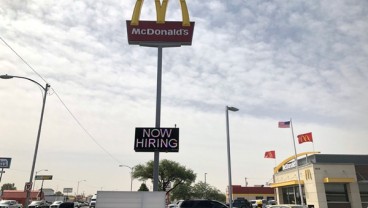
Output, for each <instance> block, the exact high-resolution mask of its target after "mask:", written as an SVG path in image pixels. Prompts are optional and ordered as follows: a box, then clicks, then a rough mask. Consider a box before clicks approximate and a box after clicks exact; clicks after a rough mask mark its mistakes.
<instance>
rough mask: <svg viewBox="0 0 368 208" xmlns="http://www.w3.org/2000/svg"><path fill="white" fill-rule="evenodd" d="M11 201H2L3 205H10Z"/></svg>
mask: <svg viewBox="0 0 368 208" xmlns="http://www.w3.org/2000/svg"><path fill="white" fill-rule="evenodd" d="M10 202H11V201H8V200H2V201H0V203H1V204H10Z"/></svg>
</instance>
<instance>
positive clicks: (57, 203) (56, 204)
mask: <svg viewBox="0 0 368 208" xmlns="http://www.w3.org/2000/svg"><path fill="white" fill-rule="evenodd" d="M61 203H63V201H54V202H53V203H52V204H51V205H50V208H59V206H60V204H61Z"/></svg>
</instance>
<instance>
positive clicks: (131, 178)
mask: <svg viewBox="0 0 368 208" xmlns="http://www.w3.org/2000/svg"><path fill="white" fill-rule="evenodd" d="M119 167H126V168H129V169H130V191H133V169H134V167H130V166H127V165H119Z"/></svg>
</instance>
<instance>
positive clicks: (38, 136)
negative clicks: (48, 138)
mask: <svg viewBox="0 0 368 208" xmlns="http://www.w3.org/2000/svg"><path fill="white" fill-rule="evenodd" d="M0 78H2V79H12V78H20V79H26V80H29V81H31V82H33V83H35V84H37V85H39V86H40V87H41V88H42V89H43V90H44V93H43V101H42V110H41V117H40V123H39V125H38V133H37V140H36V146H35V151H34V155H33V162H32V169H31V175H30V177H29V183H30V184H32V181H33V173H34V170H35V166H36V159H37V152H38V145H39V143H40V136H41V129H42V122H43V114H44V111H45V104H46V97H47V90H48V89H49V87H50V85H49V84H47V83H46V86H45V87H43V86H42V85H41V84H40V83H38V82H36V81H34V80H33V79H30V78H27V77H20V76H11V75H1V76H0ZM30 195H31V193H30V190H27V198H26V202H25V208H28V204H29V198H30Z"/></svg>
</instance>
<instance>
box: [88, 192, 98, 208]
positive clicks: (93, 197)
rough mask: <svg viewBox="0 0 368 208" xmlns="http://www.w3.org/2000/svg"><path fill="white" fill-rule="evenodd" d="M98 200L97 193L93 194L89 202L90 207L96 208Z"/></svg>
mask: <svg viewBox="0 0 368 208" xmlns="http://www.w3.org/2000/svg"><path fill="white" fill-rule="evenodd" d="M96 200H97V195H96V194H95V195H93V196H92V198H91V201H90V202H89V208H95V207H96Z"/></svg>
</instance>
